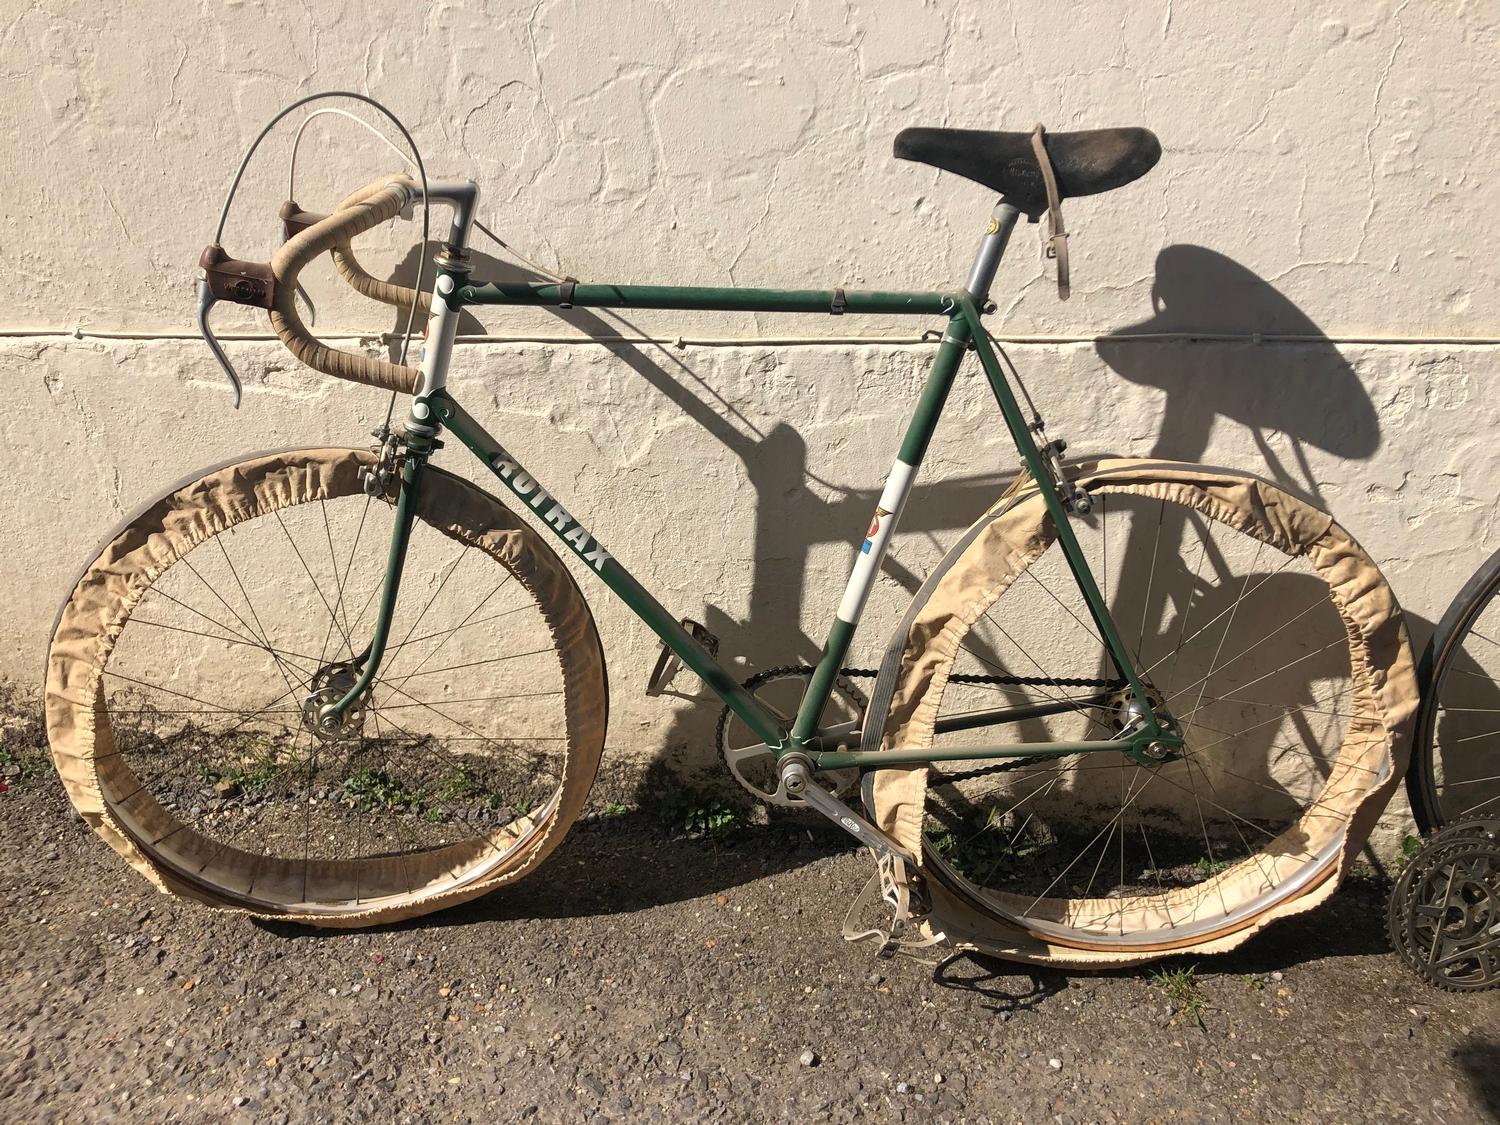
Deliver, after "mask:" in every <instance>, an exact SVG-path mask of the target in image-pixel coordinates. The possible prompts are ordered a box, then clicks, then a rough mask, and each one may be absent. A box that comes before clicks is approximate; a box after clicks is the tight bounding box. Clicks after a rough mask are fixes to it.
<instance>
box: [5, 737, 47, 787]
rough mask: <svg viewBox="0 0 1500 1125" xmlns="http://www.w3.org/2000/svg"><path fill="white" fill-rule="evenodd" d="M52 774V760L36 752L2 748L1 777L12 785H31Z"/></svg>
mask: <svg viewBox="0 0 1500 1125" xmlns="http://www.w3.org/2000/svg"><path fill="white" fill-rule="evenodd" d="M51 772H52V758H51V756H50V755H48V754H39V753H37V752H36V751H34V750H12V749H10V748H9V747H7V746H0V777H3V778H5V779H6V780H7V781H9V782H10V784H12V785H29V784H31V783H32V782H33V781H36V780H37V779H38V778H42V777H46V776H47V775H48V774H50V773H51Z"/></svg>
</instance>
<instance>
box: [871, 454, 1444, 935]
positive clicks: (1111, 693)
mask: <svg viewBox="0 0 1500 1125" xmlns="http://www.w3.org/2000/svg"><path fill="white" fill-rule="evenodd" d="M1082 484H1083V485H1084V487H1086V488H1087V489H1088V491H1089V493H1090V494H1091V495H1092V497H1093V500H1094V504H1093V510H1092V513H1091V514H1090V515H1089V516H1087V517H1086V518H1074V519H1073V521H1072V526H1073V528H1074V530H1075V532H1076V534H1077V536H1078V539H1079V543H1080V546H1081V548H1082V551H1083V555H1084V558H1085V559H1086V561H1087V563H1088V566H1089V568H1090V569H1091V570H1092V573H1093V575H1094V578H1095V580H1096V582H1097V583H1098V585H1099V587H1100V589H1101V590H1102V592H1103V594H1104V597H1105V600H1106V603H1107V605H1108V606H1109V610H1110V615H1111V617H1112V618H1113V623H1114V626H1115V627H1116V628H1117V630H1118V632H1119V633H1120V635H1121V637H1122V639H1123V641H1124V644H1125V645H1126V647H1127V648H1128V650H1129V652H1130V655H1131V657H1132V660H1133V661H1134V664H1135V667H1136V669H1137V671H1138V673H1139V675H1140V678H1141V680H1142V682H1143V685H1144V687H1145V690H1146V693H1147V695H1148V696H1149V698H1150V701H1151V705H1152V710H1153V711H1154V712H1155V713H1156V714H1157V715H1158V716H1159V717H1162V718H1164V719H1165V720H1166V721H1167V723H1168V724H1169V725H1170V726H1172V727H1174V728H1175V729H1178V730H1180V731H1181V733H1182V735H1183V736H1184V738H1185V739H1186V746H1185V748H1184V749H1183V751H1181V752H1180V753H1179V754H1176V755H1172V756H1170V757H1169V758H1168V759H1167V760H1165V761H1161V762H1156V763H1150V764H1145V763H1142V762H1140V761H1137V760H1135V759H1133V758H1131V757H1129V756H1128V755H1126V754H1125V753H1124V752H1114V751H1104V752H1090V753H1069V752H1067V751H1066V750H1065V749H1061V750H1059V751H1057V752H1055V753H1053V754H1051V755H1044V756H1040V757H1037V756H1032V757H1026V758H1012V759H998V760H997V759H988V760H980V759H974V760H968V761H952V762H943V763H942V764H941V765H940V766H933V767H931V768H930V769H929V768H913V767H894V768H887V769H882V770H877V771H874V772H873V773H871V774H870V775H868V776H867V782H866V785H865V795H866V801H867V805H868V807H869V809H870V811H871V813H872V815H873V816H874V818H875V819H876V821H877V822H878V823H879V824H880V825H881V826H882V827H883V828H885V829H886V830H887V831H889V832H891V833H892V834H893V835H895V836H896V837H897V838H898V839H900V840H901V841H902V842H903V843H905V844H906V845H907V847H908V848H910V849H911V850H912V851H913V852H918V851H920V853H921V855H922V864H923V867H924V868H925V870H926V873H927V875H928V877H929V881H930V882H931V883H933V884H935V886H933V887H932V888H931V890H932V892H933V900H934V904H933V905H934V914H935V915H943V914H945V913H946V918H945V922H944V924H945V926H946V928H947V930H948V932H949V936H950V937H956V936H957V935H962V934H969V935H971V936H973V937H974V944H977V945H980V946H988V947H990V948H992V949H993V950H995V951H997V952H1005V951H1007V950H1009V951H1011V952H1015V953H1016V954H1017V955H1021V956H1028V957H1032V958H1035V959H1046V960H1054V961H1059V962H1076V963H1085V962H1089V961H1095V962H1098V961H1106V960H1117V961H1123V960H1127V959H1145V958H1146V957H1150V956H1156V955H1160V954H1164V953H1167V952H1173V951H1182V950H1186V949H1213V948H1226V947H1228V946H1229V945H1232V944H1235V943H1237V942H1238V941H1239V940H1242V939H1243V937H1244V936H1246V935H1248V934H1249V933H1250V932H1253V930H1255V929H1256V928H1258V927H1259V926H1260V925H1261V924H1263V923H1264V921H1265V920H1267V919H1268V918H1270V917H1273V916H1275V915H1276V914H1278V913H1281V912H1285V911H1287V910H1290V909H1292V904H1294V903H1295V904H1297V905H1298V907H1300V906H1302V905H1308V904H1311V903H1312V902H1315V901H1318V899H1319V898H1320V897H1321V895H1322V894H1324V893H1328V892H1331V890H1332V887H1333V886H1334V885H1335V883H1336V876H1337V874H1338V871H1339V870H1340V868H1341V865H1342V863H1343V862H1345V861H1346V860H1347V859H1348V857H1350V856H1351V855H1352V854H1353V852H1354V851H1355V849H1357V847H1358V846H1359V844H1360V843H1361V842H1362V841H1363V839H1364V837H1365V835H1366V834H1367V833H1368V831H1369V827H1370V825H1371V823H1372V822H1373V819H1374V816H1375V815H1376V814H1378V812H1379V810H1380V809H1381V808H1382V807H1383V805H1384V802H1385V800H1386V798H1387V797H1388V795H1389V793H1390V792H1391V790H1392V788H1393V787H1394V786H1395V784H1396V782H1397V779H1398V777H1399V774H1400V771H1399V769H1398V762H1397V761H1396V760H1395V759H1396V757H1397V756H1399V754H1400V753H1401V752H1402V751H1403V749H1404V747H1403V746H1402V744H1401V742H1400V740H1399V739H1398V738H1397V735H1398V733H1400V728H1401V726H1402V724H1403V722H1404V720H1405V719H1406V718H1407V717H1408V716H1409V715H1410V712H1411V710H1412V708H1413V706H1414V703H1415V699H1416V692H1415V683H1414V677H1413V673H1412V662H1411V656H1410V652H1409V649H1408V645H1407V641H1406V636H1405V629H1404V627H1403V625H1402V623H1401V618H1400V612H1399V610H1398V609H1397V607H1396V603H1395V599H1394V597H1393V596H1392V594H1391V592H1390V590H1389V588H1388V587H1387V586H1386V585H1385V583H1384V581H1383V580H1382V578H1381V576H1380V573H1379V571H1378V570H1377V569H1376V567H1375V565H1374V564H1373V563H1372V562H1371V561H1370V560H1369V558H1368V557H1367V556H1366V555H1365V554H1364V553H1363V552H1362V551H1361V550H1360V548H1359V547H1358V545H1357V544H1356V543H1354V541H1353V540H1352V539H1351V538H1350V537H1349V536H1348V535H1347V533H1345V532H1344V531H1343V530H1342V529H1341V528H1340V527H1339V526H1338V525H1337V524H1336V523H1334V522H1333V521H1332V519H1331V518H1330V517H1328V516H1327V515H1325V514H1323V513H1321V512H1319V511H1317V510H1316V509H1314V508H1312V507H1310V506H1309V505H1307V504H1306V503H1304V502H1302V501H1300V500H1297V499H1296V498H1294V497H1292V496H1290V495H1288V494H1287V493H1285V492H1283V491H1281V490H1280V489H1278V488H1276V487H1274V486H1272V485H1270V484H1267V483H1265V482H1262V481H1259V480H1257V479H1255V478H1251V477H1246V476H1243V475H1240V474H1235V473H1230V472H1227V471H1223V470H1214V469H1205V468H1200V467H1197V466H1187V465H1176V464H1171V463H1150V462H1119V461H1116V462H1105V463H1101V464H1100V465H1098V466H1095V467H1093V468H1092V470H1091V471H1089V472H1088V473H1087V474H1086V475H1084V476H1083V478H1082ZM1137 711H1138V706H1137V703H1136V700H1135V698H1134V696H1133V695H1132V693H1131V692H1130V690H1129V689H1128V688H1127V687H1126V686H1125V684H1124V683H1123V681H1122V680H1121V678H1120V676H1119V673H1118V672H1117V671H1116V669H1115V667H1114V665H1113V662H1112V661H1111V660H1110V658H1109V657H1108V654H1107V649H1106V646H1105V643H1104V640H1103V634H1102V631H1101V628H1100V624H1099V623H1098V622H1096V621H1095V620H1094V619H1093V617H1092V615H1091V614H1090V612H1089V610H1088V608H1087V607H1086V605H1085V603H1084V601H1083V599H1082V597H1081V595H1080V594H1079V592H1078V588H1077V585H1076V583H1075V580H1074V577H1073V574H1072V572H1071V570H1070V568H1069V566H1068V565H1067V560H1066V558H1065V557H1064V554H1063V551H1062V549H1061V547H1060V545H1059V543H1058V540H1057V534H1056V529H1055V528H1054V526H1053V525H1052V521H1051V519H1050V517H1049V516H1048V514H1047V511H1046V507H1045V504H1044V503H1043V501H1042V497H1041V494H1040V493H1039V492H1038V491H1037V490H1036V489H1035V488H1034V487H1027V488H1022V489H1019V490H1018V491H1017V492H1016V494H1015V495H1013V496H1012V497H1010V498H1009V499H1007V500H1006V501H1003V502H1002V503H1001V504H1000V505H998V506H997V507H996V508H995V509H993V510H992V511H991V512H990V513H988V514H987V515H986V516H985V517H984V518H983V519H981V520H980V521H979V522H978V523H976V524H975V525H974V526H973V527H972V528H971V529H970V530H969V531H968V532H967V534H966V535H965V536H964V538H963V539H962V540H961V541H960V542H959V543H958V544H957V546H955V548H954V549H953V550H952V551H951V552H950V553H949V555H948V556H947V557H946V558H945V559H944V560H943V562H942V564H941V565H940V566H939V568H938V570H937V571H936V572H935V573H934V574H933V575H932V577H931V578H929V579H928V581H927V583H926V584H924V586H923V587H922V589H921V590H920V591H919V592H918V594H917V596H916V598H915V599H914V601H913V603H912V605H911V608H910V609H909V611H908V613H907V616H906V619H905V621H904V623H903V625H902V628H901V630H900V631H899V632H898V635H897V637H896V638H895V639H894V640H893V642H892V646H891V648H890V650H889V651H888V654H887V658H886V661H885V663H884V665H883V666H882V669H881V674H880V679H879V682H878V683H877V686H876V690H875V692H874V697H873V704H872V709H871V721H869V722H867V724H866V727H865V729H866V732H867V734H866V739H867V743H866V747H865V748H867V749H879V748H882V747H884V748H891V747H896V746H901V747H929V746H938V747H941V748H944V749H954V748H962V747H964V746H967V745H978V744H996V743H1005V744H1018V743H1025V744H1028V745H1029V746H1030V747H1031V748H1033V749H1040V750H1043V751H1045V748H1046V745H1047V744H1048V743H1067V742H1078V741H1100V740H1113V739H1116V738H1119V737H1121V736H1122V735H1124V734H1125V733H1127V732H1129V731H1130V730H1131V729H1132V726H1133V724H1134V723H1135V722H1136V721H1137V718H1138V716H1137V714H1136V712H1137ZM936 924H937V923H936V922H935V923H934V925H936Z"/></svg>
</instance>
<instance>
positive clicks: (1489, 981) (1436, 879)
mask: <svg viewBox="0 0 1500 1125" xmlns="http://www.w3.org/2000/svg"><path fill="white" fill-rule="evenodd" d="M1387 928H1388V930H1389V932H1390V936H1391V944H1392V946H1393V947H1394V948H1395V950H1396V952H1397V953H1398V954H1399V955H1400V957H1401V959H1402V960H1403V961H1405V962H1406V963H1407V965H1409V966H1410V967H1411V968H1412V969H1413V970H1414V971H1415V972H1416V973H1417V974H1418V975H1420V976H1421V977H1423V978H1424V979H1425V980H1427V981H1428V982H1429V983H1431V984H1434V985H1436V986H1437V987H1438V988H1442V989H1445V990H1447V991H1450V992H1478V991H1482V990H1484V989H1488V988H1493V987H1495V986H1496V985H1500V820H1493V819H1482V820H1469V821H1460V822H1459V823H1457V824H1454V825H1450V826H1449V827H1448V828H1446V829H1444V830H1443V831H1442V832H1441V833H1439V834H1438V835H1437V836H1435V837H1434V838H1433V839H1432V841H1431V842H1430V843H1429V844H1428V845H1427V846H1426V847H1425V848H1423V849H1422V851H1421V852H1419V853H1418V854H1417V856H1416V857H1415V858H1414V859H1413V860H1412V861H1411V863H1410V864H1409V865H1408V866H1407V868H1406V870H1405V871H1404V872H1402V874H1401V878H1400V879H1399V880H1397V883H1396V886H1395V887H1394V889H1393V890H1392V892H1391V902H1390V908H1389V910H1388V913H1387Z"/></svg>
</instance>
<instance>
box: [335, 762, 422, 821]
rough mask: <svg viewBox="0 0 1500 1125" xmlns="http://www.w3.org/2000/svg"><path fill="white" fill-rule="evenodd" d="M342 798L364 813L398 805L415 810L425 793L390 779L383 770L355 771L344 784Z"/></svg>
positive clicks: (395, 779)
mask: <svg viewBox="0 0 1500 1125" xmlns="http://www.w3.org/2000/svg"><path fill="white" fill-rule="evenodd" d="M344 796H346V797H349V798H351V799H353V800H355V801H357V802H358V803H359V807H360V808H362V809H364V810H365V812H370V811H372V810H374V809H393V808H396V807H397V806H400V805H405V806H407V807H409V808H416V807H417V806H419V805H420V804H421V803H422V799H423V798H424V797H425V796H426V793H425V792H423V791H422V790H421V789H417V788H414V787H412V786H409V785H407V784H406V783H405V782H403V781H401V780H400V779H399V778H396V777H392V776H391V775H390V774H389V773H387V772H386V771H385V770H376V769H362V770H355V771H354V773H352V774H350V775H349V780H348V781H346V782H344Z"/></svg>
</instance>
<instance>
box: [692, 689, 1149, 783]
mask: <svg viewBox="0 0 1500 1125" xmlns="http://www.w3.org/2000/svg"><path fill="white" fill-rule="evenodd" d="M812 673H813V669H812V667H811V666H809V665H802V664H787V665H782V666H781V667H779V668H770V669H767V670H766V671H764V672H760V673H757V674H756V675H754V676H751V677H750V678H749V679H748V680H746V681H745V683H744V685H743V686H744V687H745V689H746V690H748V691H752V692H753V691H754V690H755V688H757V687H759V686H760V685H761V684H763V683H765V682H766V681H767V680H771V679H774V678H776V677H778V676H787V675H808V676H810V675H812ZM879 675H880V671H879V669H876V668H840V669H839V676H840V677H844V678H858V679H864V680H873V679H875V678H876V677H878V676H879ZM948 682H949V683H955V684H996V685H1003V686H1006V687H1083V688H1098V689H1099V690H1101V691H1113V690H1118V689H1119V688H1121V687H1123V686H1124V681H1122V680H1100V679H1089V678H1087V677H1081V676H1061V677H1058V676H994V675H978V674H975V673H968V672H960V673H956V674H954V675H952V676H949V677H948ZM850 686H852V685H850ZM729 717H730V711H729V708H727V707H726V708H725V709H724V712H723V714H722V715H721V716H720V718H719V729H718V731H717V734H718V739H717V741H718V742H719V743H720V745H721V746H722V743H723V734H724V730H725V727H726V726H727V724H728V721H729ZM1066 757H1069V755H1068V754H1066V753H1060V754H1037V755H1029V756H1027V757H1025V758H1016V759H1011V760H1005V761H999V762H996V763H994V764H993V765H988V766H979V767H978V768H976V769H972V770H964V771H963V772H961V773H943V772H941V771H939V770H934V769H932V767H928V769H929V775H928V782H927V783H928V784H929V785H941V786H950V785H957V784H958V783H959V782H961V781H972V780H974V779H975V778H979V777H989V776H990V775H992V774H999V773H1006V772H1008V771H1010V770H1018V769H1025V768H1026V767H1028V766H1034V765H1039V764H1041V763H1043V762H1055V761H1057V760H1058V759H1059V758H1066Z"/></svg>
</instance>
